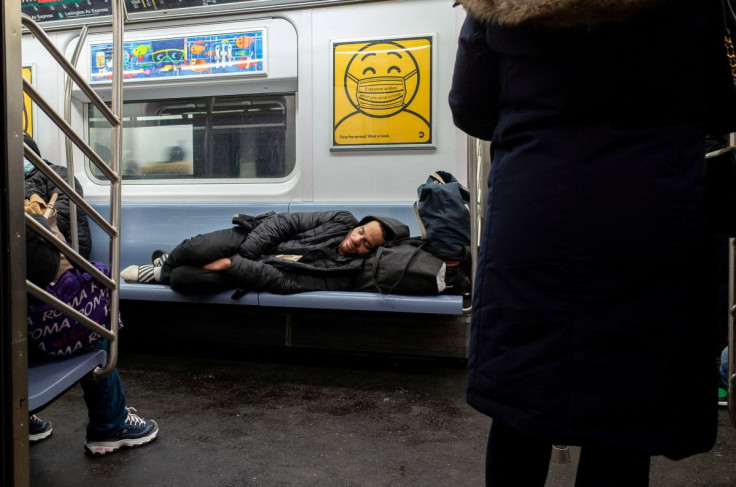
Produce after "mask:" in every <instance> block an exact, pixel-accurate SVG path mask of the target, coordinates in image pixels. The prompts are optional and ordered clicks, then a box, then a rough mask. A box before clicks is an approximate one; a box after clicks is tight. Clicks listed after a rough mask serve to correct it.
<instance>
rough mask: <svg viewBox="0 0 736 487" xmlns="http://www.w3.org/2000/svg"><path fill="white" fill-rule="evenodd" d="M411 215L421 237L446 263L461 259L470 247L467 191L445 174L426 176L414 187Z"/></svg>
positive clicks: (468, 193)
mask: <svg viewBox="0 0 736 487" xmlns="http://www.w3.org/2000/svg"><path fill="white" fill-rule="evenodd" d="M417 196H418V199H417V201H416V202H415V203H414V214H415V215H416V217H417V220H418V221H419V228H420V229H421V232H422V238H423V239H425V240H426V241H427V242H428V243H429V245H431V247H432V249H433V251H434V252H435V254H436V255H437V256H438V257H440V258H442V259H444V260H446V261H455V260H463V259H464V258H466V256H467V254H468V249H469V247H470V192H469V191H468V189H467V188H466V187H465V186H463V185H462V184H460V182H459V181H458V180H457V179H455V177H454V176H453V175H452V174H450V173H448V172H445V171H437V172H434V173H432V174H430V175H429V178H427V182H426V183H424V184H422V185H420V186H419V187H418V188H417Z"/></svg>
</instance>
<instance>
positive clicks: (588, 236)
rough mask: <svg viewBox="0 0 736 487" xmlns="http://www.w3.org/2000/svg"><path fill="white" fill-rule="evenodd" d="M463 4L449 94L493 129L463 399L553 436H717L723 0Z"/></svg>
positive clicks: (477, 131)
mask: <svg viewBox="0 0 736 487" xmlns="http://www.w3.org/2000/svg"><path fill="white" fill-rule="evenodd" d="M462 3H466V4H467V5H466V6H467V7H468V8H469V9H470V13H469V15H468V17H467V18H466V21H465V24H464V26H463V28H462V32H461V34H460V40H459V47H458V56H457V64H456V67H455V74H454V79H453V86H452V90H451V93H450V105H451V108H452V111H453V115H454V118H455V123H456V124H457V126H458V127H459V128H461V129H463V130H464V131H466V132H467V133H469V134H471V135H474V136H476V137H480V138H483V139H487V140H492V145H491V147H492V164H491V172H490V176H489V181H488V184H489V195H488V202H487V203H488V206H487V212H486V214H485V220H484V225H483V230H482V238H481V248H480V253H479V262H478V272H477V276H476V288H475V293H474V303H473V317H472V325H471V326H472V332H471V333H472V334H471V349H470V364H469V367H470V371H469V384H468V396H467V397H468V401H469V403H470V404H471V405H472V406H474V407H475V408H477V409H478V410H480V411H482V412H483V413H486V414H488V415H490V416H491V417H493V418H494V419H499V420H501V421H504V422H505V423H507V424H508V425H510V426H512V427H514V428H516V429H517V430H519V431H521V432H523V433H525V434H527V435H530V436H532V437H536V438H543V439H546V440H549V441H550V442H551V443H557V444H571V445H584V444H586V442H589V441H596V442H602V443H604V444H609V445H624V446H628V447H640V448H643V449H644V450H646V451H648V452H649V453H650V454H665V455H668V456H670V457H672V458H680V457H684V456H687V455H690V454H693V453H697V452H703V451H707V450H709V449H710V448H711V446H712V445H713V442H714V440H715V434H716V426H717V416H716V401H715V400H714V398H715V394H716V389H715V388H716V370H715V367H714V363H715V362H714V355H713V353H712V351H713V350H714V344H713V342H712V340H711V339H712V335H713V331H714V330H713V324H714V319H713V317H712V314H713V311H714V306H713V303H714V294H713V293H712V290H713V285H712V282H711V280H712V279H711V278H712V260H711V258H712V256H711V253H710V244H711V242H712V235H711V232H710V231H709V230H708V228H707V226H706V218H705V217H706V214H705V205H704V202H705V187H704V181H705V165H704V150H705V145H704V136H705V132H706V130H707V124H708V123H710V122H716V120H713V114H714V113H715V112H714V111H712V110H713V109H714V107H715V104H714V102H716V101H717V98H718V92H717V90H716V89H715V88H714V86H713V85H714V84H715V83H714V80H715V77H716V75H717V74H718V75H721V74H724V72H723V71H720V70H719V69H720V68H721V67H722V64H720V63H721V61H722V60H721V59H720V58H718V55H719V54H720V51H718V48H719V46H720V44H719V43H720V35H721V32H722V20H721V19H720V18H719V13H720V11H719V6H718V5H719V3H718V2H717V1H711V0H674V1H669V2H661V1H658V0H657V1H646V0H641V1H636V0H633V1H627V2H623V1H621V2H599V1H592V0H591V1H590V2H585V1H582V2H580V1H572V0H570V1H568V0H559V1H557V2H555V1H550V0H547V1H544V2H538V1H537V0H524V1H504V2H498V1H495V0H468V2H462ZM537 3H542V4H546V5H547V7H548V8H549V9H550V10H549V11H546V12H544V11H541V10H535V8H534V7H535V6H536V4H537ZM569 4H572V5H575V4H577V5H578V7H579V6H580V4H582V5H588V6H590V7H591V9H592V10H596V9H597V8H599V6H601V5H602V6H604V7H605V8H613V9H620V11H617V12H615V13H611V15H603V16H602V18H596V17H594V16H590V15H587V16H586V15H585V13H584V12H583V15H582V16H581V18H576V17H575V13H576V12H580V9H579V8H578V9H577V10H575V9H573V8H572V7H570V5H569ZM509 5H511V6H512V7H513V6H517V7H518V8H516V9H515V10H514V9H513V8H512V10H513V12H506V11H504V8H506V7H508V6H509ZM631 5H635V6H636V7H637V9H638V8H639V7H641V11H639V10H637V11H633V10H632V11H627V10H626V7H627V6H631ZM652 5H654V6H652ZM660 5H663V6H662V7H660ZM502 7H503V8H502ZM527 7H529V9H528V11H527V10H526V8H527ZM614 14H615V18H616V19H617V20H616V21H615V22H605V21H604V19H608V18H613V16H614ZM535 15H540V16H539V17H535ZM479 18H482V19H485V20H479ZM488 19H492V20H488Z"/></svg>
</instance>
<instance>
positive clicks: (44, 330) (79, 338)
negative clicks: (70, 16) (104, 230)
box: [28, 262, 122, 359]
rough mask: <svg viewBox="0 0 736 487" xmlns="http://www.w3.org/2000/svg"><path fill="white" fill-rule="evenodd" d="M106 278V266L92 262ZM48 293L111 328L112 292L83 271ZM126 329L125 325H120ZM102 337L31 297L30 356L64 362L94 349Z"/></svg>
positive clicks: (68, 274) (65, 276)
mask: <svg viewBox="0 0 736 487" xmlns="http://www.w3.org/2000/svg"><path fill="white" fill-rule="evenodd" d="M92 265H94V266H95V267H96V268H97V269H99V270H100V271H101V272H102V273H104V274H105V275H106V276H109V275H110V273H109V272H108V270H107V267H105V266H104V265H103V264H101V263H99V262H92ZM46 291H47V292H48V293H49V294H51V295H52V296H54V297H55V298H57V299H59V300H61V301H63V302H64V303H66V304H68V305H69V306H71V307H73V308H74V309H76V310H77V311H79V312H80V313H82V314H83V315H85V316H87V317H88V318H89V319H91V320H92V321H94V322H95V323H98V324H100V325H103V326H105V327H106V328H109V323H110V317H109V314H110V291H109V289H107V288H105V287H104V286H102V285H101V284H99V283H98V282H97V281H95V280H94V279H93V278H92V276H91V275H90V274H89V273H87V272H84V271H83V270H80V269H77V268H76V267H71V268H70V269H69V270H67V271H66V272H64V273H63V274H62V275H61V277H59V279H58V280H57V281H56V282H52V283H51V284H49V285H48V287H47V288H46ZM120 327H122V323H120ZM99 341H100V336H99V335H98V334H97V333H95V332H93V331H92V330H89V329H88V328H86V327H85V326H84V325H82V324H80V323H79V322H78V321H76V320H74V319H72V318H69V317H67V316H66V315H65V314H63V313H61V312H60V311H57V310H56V309H54V308H52V307H51V306H49V305H48V304H46V303H44V302H43V301H40V300H38V299H36V298H35V297H33V296H31V295H28V352H29V355H30V356H31V358H34V359H42V358H55V357H56V358H61V357H68V356H70V355H75V354H77V353H81V352H84V351H87V350H89V349H91V348H94V347H95V346H96V345H97V344H98V343H99Z"/></svg>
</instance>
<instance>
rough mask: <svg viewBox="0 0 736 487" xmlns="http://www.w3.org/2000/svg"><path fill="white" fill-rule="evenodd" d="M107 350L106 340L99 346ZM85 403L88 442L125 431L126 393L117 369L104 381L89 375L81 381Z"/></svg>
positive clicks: (126, 414) (126, 413)
mask: <svg viewBox="0 0 736 487" xmlns="http://www.w3.org/2000/svg"><path fill="white" fill-rule="evenodd" d="M99 347H100V348H107V342H106V340H103V343H102V344H100V345H99ZM80 384H81V386H82V390H83V391H84V402H85V403H86V404H87V416H88V417H89V423H88V424H87V440H88V441H94V440H102V439H105V438H107V437H109V436H112V435H114V434H116V433H117V432H118V431H120V430H121V429H123V426H124V424H125V419H126V418H127V416H128V411H126V409H125V392H124V391H123V382H122V381H121V380H120V375H118V371H117V369H115V370H113V371H112V373H111V374H110V375H108V376H107V377H105V378H102V379H94V378H93V376H92V374H91V373H90V374H87V375H86V376H85V377H84V378H83V379H82V380H81V381H80Z"/></svg>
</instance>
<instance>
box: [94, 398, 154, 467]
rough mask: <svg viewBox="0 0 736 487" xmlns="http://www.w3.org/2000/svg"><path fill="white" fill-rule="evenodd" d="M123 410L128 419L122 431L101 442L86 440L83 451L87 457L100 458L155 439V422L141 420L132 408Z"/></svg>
mask: <svg viewBox="0 0 736 487" xmlns="http://www.w3.org/2000/svg"><path fill="white" fill-rule="evenodd" d="M125 409H126V410H127V411H128V417H127V418H125V425H124V426H123V429H122V430H120V431H119V432H118V433H117V434H116V435H112V436H109V437H107V438H104V439H102V440H93V441H90V440H87V443H85V445H84V450H85V452H86V453H87V454H88V455H92V456H95V457H101V456H103V455H107V454H108V453H112V452H114V451H116V450H118V449H119V448H120V447H123V446H128V447H135V446H141V445H145V444H146V443H150V442H152V441H153V440H154V439H156V435H157V434H158V424H156V421H154V420H152V419H143V418H141V417H140V416H138V415H137V414H135V412H136V411H135V409H134V408H125Z"/></svg>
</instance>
